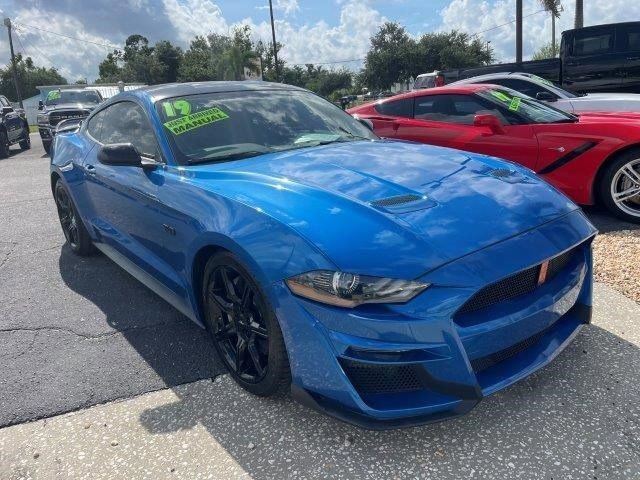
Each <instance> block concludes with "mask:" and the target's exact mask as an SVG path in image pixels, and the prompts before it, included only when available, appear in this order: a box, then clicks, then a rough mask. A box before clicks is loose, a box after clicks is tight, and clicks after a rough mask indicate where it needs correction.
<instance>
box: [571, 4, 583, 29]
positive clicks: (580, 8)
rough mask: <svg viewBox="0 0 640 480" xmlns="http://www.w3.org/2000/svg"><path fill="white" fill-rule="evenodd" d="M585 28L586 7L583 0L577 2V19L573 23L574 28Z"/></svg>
mask: <svg viewBox="0 0 640 480" xmlns="http://www.w3.org/2000/svg"><path fill="white" fill-rule="evenodd" d="M583 26H584V5H583V3H582V0H576V17H575V21H574V22H573V28H582V27H583Z"/></svg>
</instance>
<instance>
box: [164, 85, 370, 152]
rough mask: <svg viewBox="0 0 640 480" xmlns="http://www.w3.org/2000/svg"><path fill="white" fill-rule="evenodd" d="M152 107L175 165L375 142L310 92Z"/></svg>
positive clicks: (181, 100) (222, 96)
mask: <svg viewBox="0 0 640 480" xmlns="http://www.w3.org/2000/svg"><path fill="white" fill-rule="evenodd" d="M156 109H157V112H158V114H159V115H160V118H161V120H162V124H163V125H164V127H165V128H164V130H165V132H166V134H167V137H168V138H169V141H170V143H171V144H172V148H173V150H174V154H175V155H176V157H177V160H178V161H179V162H180V163H203V162H221V161H227V160H235V159H239V158H247V157H250V156H256V155H260V154H263V153H269V152H277V151H284V150H292V149H296V148H304V147H310V146H316V145H324V144H326V143H334V142H349V141H354V140H363V139H365V140H374V139H377V138H378V137H376V135H375V134H374V133H373V132H371V130H369V129H368V128H367V127H365V126H364V125H362V124H361V123H360V122H358V121H357V120H355V119H354V118H353V117H351V116H350V115H349V114H347V113H345V112H344V111H342V110H341V109H340V108H338V107H336V106H335V105H333V104H331V103H329V102H327V101H326V100H323V99H322V98H320V97H318V96H316V95H314V94H312V93H309V92H300V91H267V90H263V91H240V92H225V93H206V94H201V95H189V96H185V97H174V98H168V99H165V100H161V101H159V102H157V103H156Z"/></svg>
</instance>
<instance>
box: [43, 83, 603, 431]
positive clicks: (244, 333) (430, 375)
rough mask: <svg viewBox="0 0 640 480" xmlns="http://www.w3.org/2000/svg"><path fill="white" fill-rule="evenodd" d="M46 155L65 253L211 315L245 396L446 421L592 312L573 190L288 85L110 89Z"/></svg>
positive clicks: (204, 318) (514, 376)
mask: <svg viewBox="0 0 640 480" xmlns="http://www.w3.org/2000/svg"><path fill="white" fill-rule="evenodd" d="M67 130H69V129H67ZM54 151H55V154H54V158H53V160H52V162H51V185H52V189H53V194H54V197H55V200H56V204H57V208H58V213H59V216H60V222H61V225H62V228H63V230H64V233H65V236H66V238H67V241H68V243H69V245H70V247H71V249H72V250H73V251H74V252H76V253H78V254H80V255H86V254H89V253H91V251H92V250H93V249H94V248H97V249H99V250H100V251H102V252H103V253H104V254H105V255H107V256H108V257H110V258H111V259H112V260H114V261H115V262H116V263H118V264H119V265H120V266H122V267H123V268H124V269H126V270H127V271H128V272H129V273H131V274H132V275H134V276H135V277H136V278H137V279H139V280H140V281H141V282H143V283H144V284H145V285H147V286H148V287H149V288H150V289H152V290H153V291H155V292H156V293H157V294H158V295H160V296H161V297H162V298H164V299H165V300H166V301H168V302H169V303H171V304H172V305H173V306H174V307H175V308H177V309H178V310H180V311H181V312H182V313H184V314H185V315H186V316H187V317H189V318H191V319H192V320H193V321H194V322H196V323H197V324H199V325H201V326H202V327H205V328H207V330H208V331H209V332H210V334H211V337H212V341H213V342H214V344H215V347H216V349H217V351H218V353H219V355H220V358H221V359H222V361H223V362H224V363H225V365H226V367H227V368H228V369H229V371H230V373H231V375H232V376H233V378H234V379H235V380H236V381H237V382H238V383H239V384H240V385H241V386H242V387H244V388H245V389H247V390H249V391H250V392H253V393H254V394H257V395H271V394H275V393H277V392H280V391H283V390H288V389H289V388H290V389H291V392H292V393H293V395H294V396H295V397H296V398H298V399H299V400H301V401H303V402H305V403H307V404H309V405H312V406H314V407H315V408H318V409H321V410H323V411H326V412H329V413H330V414H332V415H334V416H336V417H339V418H342V419H344V420H347V421H350V422H353V423H356V424H359V425H363V426H367V427H371V428H376V427H378V428H384V427H390V426H403V425H411V424H417V423H424V422H428V421H432V420H438V419H443V418H447V417H451V416H454V415H458V414H461V413H464V412H467V411H468V410H470V409H471V408H472V407H473V406H475V405H476V404H477V403H478V402H479V401H480V400H481V399H482V398H483V397H484V396H486V395H488V394H490V393H492V392H495V391H497V390H499V389H502V388H504V387H506V386H507V385H510V384H512V383H513V382H515V381H517V380H519V379H521V378H523V377H525V376H527V375H529V374H530V373H532V372H534V371H535V370H537V369H538V368H540V367H541V366H543V365H545V364H547V363H548V362H549V361H551V359H553V358H554V357H555V356H556V355H557V354H558V353H559V352H560V351H561V350H562V349H563V348H564V347H565V346H566V345H567V344H568V343H569V342H570V341H571V339H572V338H573V337H574V335H575V334H576V333H577V332H578V330H579V329H580V327H581V326H582V325H583V324H585V323H588V322H589V320H590V315H591V290H592V262H591V245H590V244H591V240H592V238H593V236H594V235H595V230H594V228H593V226H592V225H591V224H590V223H589V222H588V221H587V220H586V219H585V217H584V215H583V213H582V212H581V211H580V210H579V209H578V208H577V207H576V206H575V205H574V204H573V203H572V202H571V201H569V200H568V199H567V198H566V197H564V196H563V195H562V194H560V193H558V192H557V191H556V190H555V189H553V188H552V187H550V186H549V185H547V184H546V183H544V182H543V181H541V180H539V179H538V178H536V177H535V175H533V174H532V173H531V172H530V171H529V170H526V169H524V168H522V167H519V166H516V165H514V164H511V163H507V162H504V161H501V160H497V159H495V158H490V157H485V156H482V155H475V154H471V153H465V152H460V151H456V150H450V149H444V148H436V147H429V146H425V145H417V144H412V143H404V142H396V141H388V140H382V139H379V138H377V137H376V136H375V135H374V134H373V133H372V132H371V131H370V130H368V129H367V128H366V127H365V126H364V125H363V124H361V123H360V122H358V121H357V120H355V119H353V118H352V117H350V116H349V115H347V114H346V113H344V112H342V111H341V110H340V109H338V108H337V107H335V106H334V105H332V104H330V103H328V102H326V101H325V100H323V99H321V98H319V97H317V96H315V95H314V94H312V93H310V92H308V91H305V90H302V89H299V88H295V87H291V86H286V85H278V84H269V83H261V82H255V83H252V82H213V83H192V84H181V85H164V86H156V87H150V88H145V89H142V90H137V91H133V92H126V93H121V94H119V95H117V96H116V97H114V98H112V99H111V100H110V101H108V102H105V103H104V104H102V105H100V106H99V107H98V108H97V109H96V110H95V111H94V112H93V113H92V114H91V116H90V117H89V118H88V119H86V120H85V121H84V122H83V123H82V124H81V126H80V127H79V128H78V129H76V130H75V131H66V132H61V133H60V134H59V135H57V136H56V143H55V147H54Z"/></svg>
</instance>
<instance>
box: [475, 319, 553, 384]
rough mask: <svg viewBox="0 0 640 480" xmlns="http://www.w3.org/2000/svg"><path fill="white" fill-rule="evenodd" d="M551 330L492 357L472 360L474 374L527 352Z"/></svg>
mask: <svg viewBox="0 0 640 480" xmlns="http://www.w3.org/2000/svg"><path fill="white" fill-rule="evenodd" d="M549 328H552V327H549ZM549 328H547V329H545V330H543V331H541V332H539V333H536V334H535V335H532V336H530V337H529V338H526V339H524V340H522V341H521V342H519V343H516V344H515V345H511V346H510V347H508V348H505V349H504V350H500V351H499V352H495V353H492V354H490V355H486V356H484V357H480V358H476V359H475V360H471V368H473V371H474V372H476V373H479V372H481V371H483V370H486V369H487V368H491V367H493V366H494V365H497V364H498V363H500V362H503V361H505V360H507V359H509V358H511V357H513V356H515V355H517V354H518V353H520V352H522V351H523V350H526V349H527V348H530V347H532V346H534V345H535V344H536V343H538V342H539V341H540V340H541V339H542V337H544V335H545V334H546V333H547V332H548V331H549Z"/></svg>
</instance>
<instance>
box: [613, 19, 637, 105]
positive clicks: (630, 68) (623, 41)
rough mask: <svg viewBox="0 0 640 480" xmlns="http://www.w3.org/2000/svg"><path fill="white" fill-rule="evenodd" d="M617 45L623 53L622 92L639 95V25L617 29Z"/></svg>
mask: <svg viewBox="0 0 640 480" xmlns="http://www.w3.org/2000/svg"><path fill="white" fill-rule="evenodd" d="M618 34H619V37H620V38H619V44H620V48H621V50H622V51H623V52H624V53H625V65H624V77H623V80H622V87H623V89H624V90H626V91H629V92H634V93H640V24H635V25H628V26H624V27H622V26H621V27H618Z"/></svg>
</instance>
